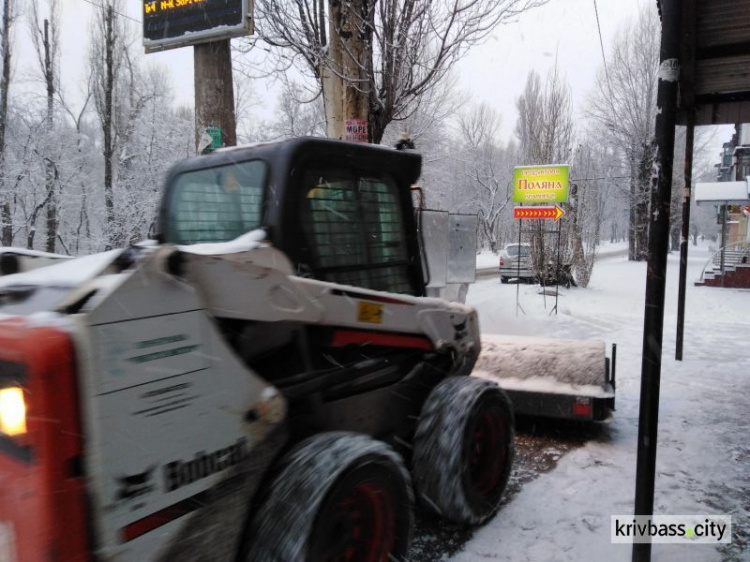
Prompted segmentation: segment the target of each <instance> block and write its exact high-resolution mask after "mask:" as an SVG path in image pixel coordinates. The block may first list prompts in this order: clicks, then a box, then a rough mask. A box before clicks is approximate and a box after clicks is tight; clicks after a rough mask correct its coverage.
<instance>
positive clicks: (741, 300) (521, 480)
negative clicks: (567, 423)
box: [416, 247, 750, 562]
mask: <svg viewBox="0 0 750 562" xmlns="http://www.w3.org/2000/svg"><path fill="white" fill-rule="evenodd" d="M708 255H709V254H708V250H707V248H703V247H698V248H695V247H691V259H690V264H689V274H688V279H689V281H690V285H689V287H688V295H687V323H686V329H685V354H684V359H685V360H684V361H683V362H677V361H675V360H674V342H675V324H676V314H677V313H676V310H677V305H676V302H677V276H678V267H679V261H678V257H677V256H676V255H674V256H670V258H669V275H668V279H667V301H668V302H667V310H666V316H665V338H664V363H663V368H662V386H661V413H660V429H659V449H658V459H657V481H656V500H655V506H656V507H655V510H656V512H657V513H658V514H664V515H684V514H704V513H706V514H707V513H712V514H731V515H732V516H733V544H732V545H729V546H728V547H727V546H724V547H723V548H722V549H720V548H717V547H713V546H706V545H696V546H683V545H654V549H653V560H654V561H655V562H657V561H658V562H668V561H669V562H671V561H675V562H677V561H679V562H710V561H714V560H715V561H720V560H723V561H750V546H748V545H749V543H750V432H748V420H750V369H749V368H748V342H750V290H734V289H717V288H708V287H695V286H693V285H692V281H693V280H695V279H697V278H698V276H699V275H700V271H701V269H702V267H703V265H704V264H705V262H706V260H707V259H708ZM645 281H646V264H644V263H630V262H627V261H626V259H625V258H623V257H619V256H617V257H611V258H608V259H607V258H605V259H602V260H599V261H598V262H597V265H596V268H595V270H594V277H593V279H592V282H591V285H590V286H589V287H588V288H587V289H571V290H563V291H562V292H561V296H560V298H559V314H558V315H557V316H554V315H552V316H550V315H549V313H550V311H551V309H552V307H553V306H554V297H549V296H547V297H546V303H545V298H544V297H542V296H540V295H538V294H537V291H538V287H535V286H533V285H519V286H515V285H501V284H500V283H499V282H498V281H497V280H496V279H487V280H484V281H480V282H479V283H477V284H476V285H474V286H473V287H472V288H471V290H470V291H469V296H468V302H469V304H471V305H473V306H475V307H476V308H477V310H478V311H479V316H480V322H481V326H482V330H483V331H484V332H487V333H510V334H517V335H530V336H542V337H561V338H595V339H602V340H605V341H606V342H608V343H611V342H616V343H617V344H618V365H617V374H618V388H617V412H616V413H615V416H614V419H613V420H612V422H611V423H610V424H608V425H606V426H605V427H604V428H602V429H601V430H600V432H599V433H598V434H595V435H594V436H593V438H591V437H592V436H590V435H589V436H586V437H585V439H588V440H587V441H586V443H585V444H584V445H583V446H578V445H580V443H579V444H576V443H575V437H571V435H572V434H571V431H573V432H574V431H575V430H570V429H569V428H563V429H562V430H561V431H562V432H563V433H562V436H563V439H562V440H561V441H560V446H559V447H558V449H559V450H556V449H555V447H554V443H553V445H552V446H551V447H550V446H546V447H544V450H545V451H546V453H545V454H547V455H548V456H549V455H551V457H552V458H551V459H549V460H551V462H550V463H548V464H547V465H545V463H544V459H542V460H541V461H540V460H539V459H538V458H536V457H534V456H531V457H529V458H527V459H525V460H524V459H523V458H522V459H521V462H520V463H519V469H520V470H522V471H525V472H527V473H528V474H520V475H519V474H516V475H515V481H516V482H517V486H516V487H517V489H516V490H513V492H514V493H513V497H512V498H511V500H510V501H509V502H508V503H507V504H506V505H504V507H503V508H502V509H501V510H500V512H499V513H498V515H497V516H496V517H495V518H494V519H493V520H492V521H490V522H489V523H488V524H487V525H485V526H484V527H483V528H481V529H478V530H476V531H475V532H474V533H473V536H471V538H468V537H469V536H470V535H471V533H469V532H464V531H461V530H458V529H456V530H449V534H450V533H453V535H455V536H453V537H449V538H448V540H447V541H446V542H447V543H449V544H447V545H446V546H445V547H442V554H441V553H440V552H441V551H440V547H438V548H433V549H432V552H434V553H435V554H434V555H433V557H432V559H433V560H450V561H455V562H467V561H476V560H499V561H503V560H504V561H513V562H524V561H556V562H564V561H568V560H569V561H575V562H580V561H589V560H592V561H594V560H608V561H609V560H612V561H618V560H622V561H626V560H630V556H631V550H630V547H629V546H626V545H613V544H611V542H610V516H611V515H613V514H627V513H632V509H633V496H634V482H635V459H636V438H637V423H638V396H639V390H640V372H641V347H642V333H643V310H644V304H643V299H644V289H645ZM516 290H518V292H519V297H520V304H521V306H522V308H523V310H524V311H525V314H523V313H521V312H520V311H519V312H518V317H516V304H515V299H516ZM529 439H531V440H532V441H533V440H534V439H537V437H536V436H532V437H530V438H529V437H527V436H525V435H522V436H521V442H520V449H521V451H522V453H523V451H524V447H525V445H526V444H527V442H528V440H529ZM537 444H538V443H537ZM550 451H552V453H550ZM555 456H559V457H560V458H559V460H558V459H557V458H554V457H555ZM534 462H541V466H539V467H536V468H535V467H534V466H530V464H531V465H533V463H534ZM555 462H556V466H555ZM550 467H552V470H551V471H549V472H546V473H545V470H547V469H549V468H550ZM443 534H445V533H443ZM467 538H468V542H466V543H465V544H463V547H462V549H461V550H460V551H459V552H458V553H457V554H454V555H452V556H451V555H450V553H454V552H456V550H457V549H458V548H461V547H460V544H461V543H463V542H464V541H466V540H467ZM431 539H432V537H431V535H430V530H429V525H426V524H423V525H422V527H421V528H420V529H419V530H418V535H417V541H416V542H417V551H419V550H422V549H423V548H424V547H425V545H429V543H430V541H431ZM441 540H442V539H441ZM417 558H420V559H421V558H422V557H420V556H418V557H417Z"/></svg>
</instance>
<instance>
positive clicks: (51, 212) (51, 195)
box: [44, 20, 57, 253]
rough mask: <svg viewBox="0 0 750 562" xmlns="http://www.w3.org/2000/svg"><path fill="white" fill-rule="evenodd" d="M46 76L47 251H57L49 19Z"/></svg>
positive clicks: (53, 97)
mask: <svg viewBox="0 0 750 562" xmlns="http://www.w3.org/2000/svg"><path fill="white" fill-rule="evenodd" d="M44 78H45V81H46V82H47V138H48V142H47V143H46V145H47V147H46V148H47V150H46V152H47V154H45V156H44V168H45V169H44V180H45V182H44V183H45V188H46V191H47V244H46V245H45V250H46V251H47V252H52V253H54V252H55V243H56V241H57V193H55V184H56V183H57V182H56V181H55V180H56V175H57V174H56V166H55V162H54V161H53V160H52V154H51V152H52V139H53V129H54V111H55V105H54V104H55V65H54V61H53V60H52V55H51V51H50V43H49V20H44Z"/></svg>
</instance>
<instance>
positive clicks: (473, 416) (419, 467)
mask: <svg viewBox="0 0 750 562" xmlns="http://www.w3.org/2000/svg"><path fill="white" fill-rule="evenodd" d="M513 443H514V442H513V412H512V408H511V405H510V401H509V400H508V397H507V395H506V394H505V392H503V391H502V390H501V389H500V387H499V386H497V385H496V384H494V383H492V382H490V381H486V380H482V379H477V378H473V377H452V378H449V379H446V380H444V381H443V382H441V383H440V384H439V385H438V386H436V387H435V389H434V390H433V391H432V392H431V393H430V395H429V396H428V398H427V401H426V402H425V404H424V406H423V407H422V413H421V415H420V418H419V422H418V424H417V432H416V435H415V439H414V456H413V474H414V481H415V486H416V489H417V494H418V496H419V498H420V499H421V500H422V502H423V503H425V504H426V505H427V506H428V507H430V508H431V509H433V510H434V511H436V512H437V514H438V515H440V516H442V517H445V518H447V519H450V520H452V521H455V522H457V523H464V524H477V523H481V522H482V521H484V520H485V519H487V518H488V517H490V516H491V515H492V514H493V513H495V511H496V510H497V508H498V506H499V504H500V498H501V496H502V494H503V491H504V490H505V486H506V485H507V483H508V477H509V476H510V469H511V465H512V462H513V452H514V444H513Z"/></svg>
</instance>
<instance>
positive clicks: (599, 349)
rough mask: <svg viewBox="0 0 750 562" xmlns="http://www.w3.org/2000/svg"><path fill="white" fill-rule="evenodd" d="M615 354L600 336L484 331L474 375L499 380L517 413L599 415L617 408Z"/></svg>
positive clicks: (565, 416) (592, 418) (605, 415)
mask: <svg viewBox="0 0 750 562" xmlns="http://www.w3.org/2000/svg"><path fill="white" fill-rule="evenodd" d="M615 360H616V347H615V346H614V345H613V346H612V357H611V358H609V357H607V356H606V349H605V344H604V342H601V341H581V340H560V339H542V338H530V337H520V336H503V335H489V334H483V335H482V351H481V353H480V355H479V359H478V360H477V363H476V366H475V367H474V371H473V375H474V376H477V377H481V378H485V379H489V380H493V381H495V382H497V383H498V384H499V385H500V386H501V387H502V388H503V389H504V390H505V392H506V393H507V394H508V396H509V398H510V400H511V402H512V403H513V410H514V412H515V413H516V414H521V415H528V416H542V417H550V418H563V419H575V420H588V421H603V420H605V419H607V418H608V417H610V415H611V413H612V412H613V411H614V409H615Z"/></svg>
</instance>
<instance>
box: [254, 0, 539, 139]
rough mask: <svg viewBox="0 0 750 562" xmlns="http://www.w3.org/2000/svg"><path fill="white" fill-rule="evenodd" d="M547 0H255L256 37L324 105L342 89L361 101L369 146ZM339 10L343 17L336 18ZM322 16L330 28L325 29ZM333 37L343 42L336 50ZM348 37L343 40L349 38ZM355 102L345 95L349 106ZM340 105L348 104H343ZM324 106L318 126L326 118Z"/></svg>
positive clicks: (328, 112)
mask: <svg viewBox="0 0 750 562" xmlns="http://www.w3.org/2000/svg"><path fill="white" fill-rule="evenodd" d="M546 2H547V0H449V1H448V2H444V1H441V0H357V1H356V2H352V3H345V2H340V0H259V1H258V2H257V4H256V12H257V16H258V27H257V31H258V34H259V37H260V38H261V39H262V40H263V41H264V42H266V43H267V44H269V45H271V46H272V48H273V49H272V51H273V53H274V55H275V59H274V60H275V61H276V63H277V64H278V65H279V66H280V67H281V68H285V69H286V68H289V67H290V66H291V65H296V66H297V67H298V68H300V69H301V70H302V71H303V72H305V73H306V74H308V75H309V76H311V77H313V78H314V79H315V81H316V83H317V84H318V85H319V88H321V89H322V90H323V92H324V94H325V95H326V98H327V99H331V100H332V101H331V103H333V104H338V103H341V101H343V100H344V99H345V98H344V94H343V93H339V92H338V91H336V90H334V88H335V87H336V82H337V81H339V83H341V84H344V85H342V86H341V87H342V88H348V89H349V90H350V91H355V92H356V91H358V92H360V93H361V94H362V95H364V96H365V98H366V102H367V107H366V113H365V114H366V116H365V117H363V118H364V119H366V120H367V122H368V130H369V135H370V140H371V141H372V142H375V143H379V142H380V141H381V139H382V137H383V133H384V131H385V129H386V127H387V125H388V124H389V123H390V122H391V121H393V120H397V119H405V118H407V117H408V116H409V115H410V114H412V113H413V112H414V111H416V110H417V108H418V107H419V104H420V100H421V99H422V96H423V95H424V94H425V93H426V92H427V91H429V90H430V89H431V88H433V87H434V86H435V85H436V84H438V83H439V82H440V81H441V80H443V79H444V78H445V77H446V75H447V74H448V72H449V71H450V69H451V67H452V66H453V65H454V64H455V63H456V61H458V60H459V59H460V58H461V57H462V56H463V55H464V54H465V53H466V51H467V49H468V48H469V47H471V46H472V45H475V44H477V43H479V42H481V41H483V40H484V39H485V38H486V37H487V36H488V35H489V34H490V33H491V32H492V31H493V30H494V29H495V28H496V27H497V26H498V25H500V24H503V23H508V22H510V21H513V19H514V18H515V17H516V16H518V15H519V14H520V13H522V12H524V11H525V10H528V9H531V8H534V7H537V6H541V5H543V4H545V3H546ZM342 9H343V12H342ZM329 17H330V20H331V21H332V22H333V25H331V26H329V25H328V23H329ZM332 35H337V36H340V37H343V38H344V42H343V44H342V45H340V46H338V45H334V47H333V48H332V44H334V43H335V41H338V38H333V37H332ZM350 37H351V38H353V39H356V41H354V42H351V41H349V38H350ZM361 97H362V96H354V95H352V97H351V99H354V100H355V101H356V103H359V102H360V101H361ZM347 99H348V98H347ZM331 112H332V106H331V104H328V105H327V107H326V120H327V121H330V120H331V119H332V118H333V115H331ZM331 131H332V130H331V129H330V128H329V132H331Z"/></svg>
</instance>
